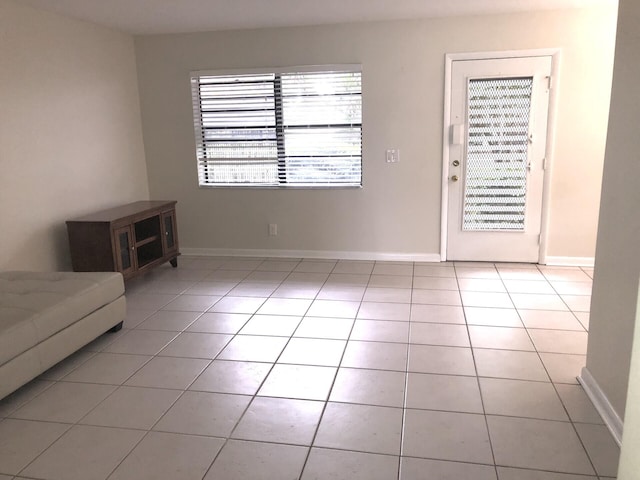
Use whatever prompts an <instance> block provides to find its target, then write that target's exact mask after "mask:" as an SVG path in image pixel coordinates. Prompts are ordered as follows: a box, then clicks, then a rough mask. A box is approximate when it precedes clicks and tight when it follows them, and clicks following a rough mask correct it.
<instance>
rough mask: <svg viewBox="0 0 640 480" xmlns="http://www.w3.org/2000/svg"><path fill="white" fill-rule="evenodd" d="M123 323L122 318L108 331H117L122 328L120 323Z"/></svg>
mask: <svg viewBox="0 0 640 480" xmlns="http://www.w3.org/2000/svg"><path fill="white" fill-rule="evenodd" d="M123 323H124V320H123V321H122V322H120V323H119V324H117V325H115V326H114V327H111V328H110V329H109V330H108V332H109V333H115V332H119V331H120V330H122V324H123Z"/></svg>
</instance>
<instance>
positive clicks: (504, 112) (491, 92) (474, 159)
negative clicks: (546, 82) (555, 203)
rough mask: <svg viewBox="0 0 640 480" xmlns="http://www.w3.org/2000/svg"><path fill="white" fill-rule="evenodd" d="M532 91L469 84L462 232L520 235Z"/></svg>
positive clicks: (502, 81) (525, 82) (504, 83)
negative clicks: (517, 232) (497, 232)
mask: <svg viewBox="0 0 640 480" xmlns="http://www.w3.org/2000/svg"><path fill="white" fill-rule="evenodd" d="M532 87H533V78H532V77H525V78H498V79H476V80H469V87H468V88H469V91H468V98H469V104H468V112H467V115H468V119H467V125H468V127H467V132H468V133H467V145H466V147H467V157H466V173H465V192H464V215H463V221H462V223H463V225H462V229H463V230H466V231H470V230H476V231H477V230H481V231H487V230H509V231H522V230H524V219H525V203H526V194H527V166H528V163H527V162H528V159H527V153H528V146H529V141H530V138H529V117H530V115H529V112H530V109H531V92H532Z"/></svg>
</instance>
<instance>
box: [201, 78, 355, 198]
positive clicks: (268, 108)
mask: <svg viewBox="0 0 640 480" xmlns="http://www.w3.org/2000/svg"><path fill="white" fill-rule="evenodd" d="M191 89H192V96H193V111H194V126H195V132H196V151H197V157H198V180H199V184H200V186H203V187H207V186H213V187H216V186H244V187H247V186H266V187H354V186H361V185H362V87H361V72H360V67H359V66H358V67H354V66H347V67H341V68H334V67H325V68H324V69H322V70H321V69H318V68H308V67H307V68H298V69H287V70H283V71H275V70H271V71H269V72H254V73H241V74H222V75H221V74H216V73H215V72H194V73H192V74H191Z"/></svg>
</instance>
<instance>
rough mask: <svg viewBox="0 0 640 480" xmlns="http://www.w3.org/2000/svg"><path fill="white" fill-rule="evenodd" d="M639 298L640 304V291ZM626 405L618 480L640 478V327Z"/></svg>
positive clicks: (639, 316) (638, 318)
mask: <svg viewBox="0 0 640 480" xmlns="http://www.w3.org/2000/svg"><path fill="white" fill-rule="evenodd" d="M639 18H640V16H637V17H636V20H638V19H639ZM636 27H640V25H636ZM636 31H637V30H636ZM639 118H640V116H639ZM638 300H639V302H638V303H639V304H640V293H639V294H638ZM638 306H640V305H637V306H636V316H635V322H636V323H638V322H639V321H640V308H638ZM626 406H627V408H626V412H625V416H624V434H623V435H622V449H621V452H620V466H619V468H618V480H638V478H640V455H638V451H640V328H636V329H635V331H634V335H633V351H632V354H631V366H630V369H629V390H628V392H627V402H626Z"/></svg>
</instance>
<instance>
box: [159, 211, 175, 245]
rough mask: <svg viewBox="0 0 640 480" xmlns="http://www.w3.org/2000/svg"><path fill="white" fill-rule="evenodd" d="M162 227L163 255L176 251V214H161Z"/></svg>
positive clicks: (172, 212) (171, 212)
mask: <svg viewBox="0 0 640 480" xmlns="http://www.w3.org/2000/svg"><path fill="white" fill-rule="evenodd" d="M162 226H163V227H164V247H165V253H169V252H172V251H174V250H177V249H178V238H177V232H176V212H175V211H173V210H172V211H170V212H164V213H163V214H162Z"/></svg>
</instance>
